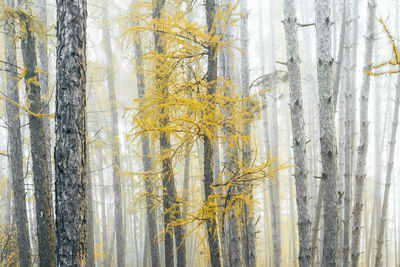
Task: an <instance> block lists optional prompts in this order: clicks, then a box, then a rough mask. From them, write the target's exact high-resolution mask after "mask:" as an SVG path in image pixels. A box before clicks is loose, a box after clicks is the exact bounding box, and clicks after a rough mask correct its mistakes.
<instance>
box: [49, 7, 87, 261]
mask: <svg viewBox="0 0 400 267" xmlns="http://www.w3.org/2000/svg"><path fill="white" fill-rule="evenodd" d="M86 18H87V6H86V1H85V0H59V1H57V65H56V66H57V76H56V78H57V85H56V113H55V119H56V145H55V152H54V162H55V170H56V194H55V195H56V226H57V249H56V251H57V253H56V255H57V266H58V267H61V266H62V267H64V266H84V265H85V263H86V249H87V237H86V183H85V178H86V121H85V117H86V110H85V109H86ZM67 44H68V45H67ZM51 266H55V265H51Z"/></svg>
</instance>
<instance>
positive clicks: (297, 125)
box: [284, 0, 311, 266]
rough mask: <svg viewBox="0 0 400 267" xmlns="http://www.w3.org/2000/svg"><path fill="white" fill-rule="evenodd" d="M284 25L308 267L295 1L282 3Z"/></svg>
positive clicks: (302, 260)
mask: <svg viewBox="0 0 400 267" xmlns="http://www.w3.org/2000/svg"><path fill="white" fill-rule="evenodd" d="M284 15H285V19H284V25H285V35H286V48H287V67H288V71H289V89H290V114H291V120H292V132H293V138H292V140H293V156H294V164H295V165H296V167H295V173H294V176H295V180H296V203H297V215H298V231H299V246H300V250H299V266H309V265H310V260H311V248H310V245H311V244H310V232H311V222H310V215H309V211H308V192H307V163H306V158H307V155H306V145H305V137H304V136H305V135H304V112H303V97H302V92H301V91H302V89H301V74H300V56H299V46H298V40H297V18H296V11H295V3H294V0H285V1H284Z"/></svg>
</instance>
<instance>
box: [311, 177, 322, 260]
mask: <svg viewBox="0 0 400 267" xmlns="http://www.w3.org/2000/svg"><path fill="white" fill-rule="evenodd" d="M322 193H323V188H322V182H320V185H319V187H318V197H317V203H316V205H315V213H314V223H313V226H312V238H311V266H314V263H315V257H316V254H317V247H318V244H317V241H318V231H319V226H320V220H321V211H322Z"/></svg>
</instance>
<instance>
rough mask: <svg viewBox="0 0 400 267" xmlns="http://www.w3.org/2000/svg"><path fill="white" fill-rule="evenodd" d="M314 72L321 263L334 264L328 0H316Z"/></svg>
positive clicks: (334, 189)
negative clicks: (321, 206) (319, 163)
mask: <svg viewBox="0 0 400 267" xmlns="http://www.w3.org/2000/svg"><path fill="white" fill-rule="evenodd" d="M315 26H316V38H317V74H318V90H319V121H320V142H321V160H322V181H321V182H322V186H323V201H324V244H323V255H322V266H326V267H329V266H336V262H337V245H338V242H337V241H338V235H337V231H338V226H339V225H338V224H339V222H338V195H337V184H336V182H337V178H338V174H337V158H336V157H337V148H336V141H335V125H334V114H333V102H332V83H331V72H332V58H331V55H330V52H331V19H330V8H329V1H328V0H316V6H315Z"/></svg>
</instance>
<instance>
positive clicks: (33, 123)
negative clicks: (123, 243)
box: [18, 0, 55, 266]
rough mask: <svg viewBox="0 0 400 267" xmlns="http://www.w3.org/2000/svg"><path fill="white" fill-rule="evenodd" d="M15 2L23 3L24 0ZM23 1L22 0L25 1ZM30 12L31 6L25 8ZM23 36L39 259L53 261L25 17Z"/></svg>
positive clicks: (49, 207)
mask: <svg viewBox="0 0 400 267" xmlns="http://www.w3.org/2000/svg"><path fill="white" fill-rule="evenodd" d="M18 3H19V4H20V5H23V1H22V0H19V1H18ZM24 5H25V4H24ZM27 12H28V13H31V10H29V9H28V10H27ZM21 23H22V25H23V27H24V30H25V31H26V36H25V37H24V38H23V39H22V40H21V50H22V57H23V61H24V66H25V69H26V75H25V77H24V79H25V85H26V94H27V97H28V99H29V101H30V112H31V113H30V114H29V130H30V138H31V139H30V140H31V154H32V170H33V177H34V187H35V203H36V218H37V220H36V222H37V236H38V246H39V262H40V265H43V266H54V265H55V254H54V252H55V232H54V218H53V214H52V204H51V193H50V186H49V184H50V176H49V172H48V171H49V168H48V166H47V163H48V161H47V159H48V158H47V151H46V137H45V134H44V122H43V116H41V115H40V114H41V113H42V103H41V93H40V89H41V88H40V86H39V85H38V84H37V81H39V77H38V74H37V71H36V67H37V62H36V50H35V37H34V34H33V33H32V32H31V25H30V22H29V21H28V20H25V21H21ZM35 81H36V82H35Z"/></svg>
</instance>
